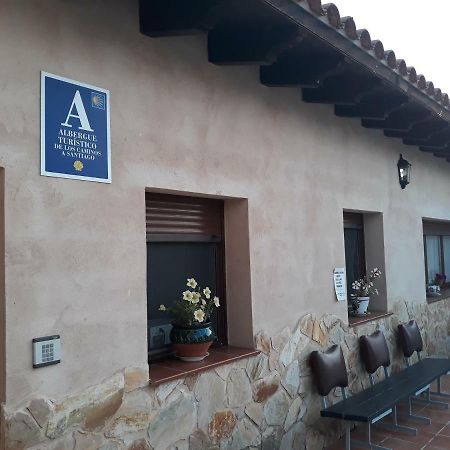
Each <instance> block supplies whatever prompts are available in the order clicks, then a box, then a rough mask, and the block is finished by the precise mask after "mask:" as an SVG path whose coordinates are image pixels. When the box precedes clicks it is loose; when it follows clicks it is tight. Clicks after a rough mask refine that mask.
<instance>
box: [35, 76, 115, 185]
mask: <svg viewBox="0 0 450 450" xmlns="http://www.w3.org/2000/svg"><path fill="white" fill-rule="evenodd" d="M109 114H110V113H109V91H108V90H106V89H101V88H98V87H95V86H91V85H88V84H84V83H79V82H77V81H74V80H70V79H67V78H63V77H59V76H57V75H52V74H49V73H46V72H42V74H41V175H46V176H52V177H62V178H74V179H79V180H88V181H98V182H102V183H110V182H111V146H110V126H109Z"/></svg>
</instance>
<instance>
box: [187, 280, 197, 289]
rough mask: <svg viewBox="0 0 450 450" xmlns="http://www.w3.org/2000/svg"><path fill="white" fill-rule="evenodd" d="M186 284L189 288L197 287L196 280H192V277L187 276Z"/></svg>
mask: <svg viewBox="0 0 450 450" xmlns="http://www.w3.org/2000/svg"><path fill="white" fill-rule="evenodd" d="M187 285H188V286H189V287H190V288H192V289H195V288H196V287H197V282H196V281H195V280H194V278H188V280H187Z"/></svg>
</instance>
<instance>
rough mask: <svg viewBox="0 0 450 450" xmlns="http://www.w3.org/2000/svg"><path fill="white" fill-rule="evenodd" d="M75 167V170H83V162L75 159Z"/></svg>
mask: <svg viewBox="0 0 450 450" xmlns="http://www.w3.org/2000/svg"><path fill="white" fill-rule="evenodd" d="M73 167H74V168H75V170H76V171H77V172H81V171H82V170H83V167H84V166H83V163H82V162H81V161H75V162H74V163H73Z"/></svg>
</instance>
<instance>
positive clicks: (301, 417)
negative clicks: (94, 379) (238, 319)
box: [6, 300, 450, 450]
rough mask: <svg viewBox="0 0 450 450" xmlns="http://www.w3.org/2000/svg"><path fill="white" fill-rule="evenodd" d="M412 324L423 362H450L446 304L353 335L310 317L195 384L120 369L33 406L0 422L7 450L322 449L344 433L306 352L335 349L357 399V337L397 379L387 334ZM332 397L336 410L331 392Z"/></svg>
mask: <svg viewBox="0 0 450 450" xmlns="http://www.w3.org/2000/svg"><path fill="white" fill-rule="evenodd" d="M410 318H415V319H416V320H417V322H418V323H419V325H420V327H421V329H422V330H423V337H424V342H425V346H426V348H425V352H424V353H426V354H428V355H441V356H449V355H450V345H449V334H450V308H449V304H448V300H444V301H441V302H438V303H434V304H431V305H425V304H421V305H413V304H408V303H404V302H399V303H397V304H396V306H395V308H394V314H393V315H392V316H390V317H387V318H384V319H381V320H379V321H376V322H372V323H369V324H364V325H360V326H358V327H353V328H349V327H348V326H346V325H345V324H343V323H342V322H341V321H340V320H339V319H338V318H336V317H334V316H330V315H326V316H323V317H321V318H317V317H315V316H313V315H311V314H310V315H307V316H305V317H303V318H301V319H300V321H299V323H298V325H297V327H296V328H295V329H294V330H290V329H289V328H285V329H284V330H283V331H281V333H279V334H277V335H276V336H271V337H270V336H267V335H266V334H265V333H260V334H258V335H257V336H256V345H257V347H258V349H260V350H261V354H260V355H259V356H256V357H253V358H250V359H247V360H241V361H238V362H235V363H232V364H229V365H225V366H222V367H219V368H217V369H215V370H211V371H209V372H206V373H202V374H200V375H196V376H192V377H188V378H185V379H182V380H179V381H174V382H171V383H167V384H164V385H161V386H159V387H157V388H152V387H149V386H148V383H147V378H148V375H147V371H146V370H145V369H143V368H127V369H125V370H124V371H123V372H121V373H117V374H115V375H114V376H113V377H111V378H109V379H108V380H106V381H105V382H104V383H102V384H101V385H98V386H95V387H92V388H90V389H88V390H86V391H85V392H82V393H80V394H79V395H77V396H74V397H70V398H67V399H65V400H63V401H61V402H55V401H52V400H51V399H46V398H36V399H34V400H32V401H31V402H30V403H29V404H28V405H26V406H24V408H23V409H21V410H20V411H16V412H13V413H10V414H7V417H6V428H7V433H6V438H7V449H8V450H17V449H33V450H38V449H42V450H44V449H45V450H74V449H75V450H96V449H101V450H119V449H129V450H149V449H154V450H166V449H170V450H187V449H190V450H205V449H236V450H238V449H244V448H246V449H247V448H249V449H265V450H274V449H283V450H287V449H303V448H305V447H306V449H307V450H315V449H321V448H323V447H324V446H325V445H326V444H328V443H330V442H331V441H332V440H333V439H336V437H337V436H338V435H339V434H341V431H342V428H341V427H342V424H341V423H339V422H337V421H333V420H329V419H321V418H320V417H319V410H320V401H319V397H318V395H317V394H316V393H315V389H314V388H313V385H312V380H311V375H310V370H309V367H308V364H307V360H308V356H309V354H310V352H311V351H312V350H316V349H318V350H321V349H325V348H327V347H328V346H329V345H331V344H340V345H341V346H342V348H343V351H344V355H345V359H346V362H347V367H348V370H349V381H350V386H349V389H350V391H351V392H357V391H360V390H361V389H362V388H363V387H364V386H367V385H368V379H367V375H366V374H365V373H364V370H363V367H362V366H361V362H360V358H359V350H358V337H359V336H360V335H363V334H368V333H371V332H373V331H374V330H375V329H382V330H383V331H384V332H385V335H386V338H387V340H388V343H389V347H390V351H391V356H392V360H393V364H392V369H393V370H394V371H397V370H399V369H400V368H401V367H402V365H403V360H402V358H401V355H400V353H399V350H398V346H397V345H396V337H395V336H396V334H395V331H396V329H397V324H398V323H399V322H403V321H407V320H409V319H410ZM378 375H379V374H378ZM330 396H333V397H336V398H334V399H332V400H334V401H336V400H338V397H339V393H338V391H336V392H335V393H332V394H330Z"/></svg>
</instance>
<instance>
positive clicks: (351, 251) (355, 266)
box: [344, 228, 366, 300]
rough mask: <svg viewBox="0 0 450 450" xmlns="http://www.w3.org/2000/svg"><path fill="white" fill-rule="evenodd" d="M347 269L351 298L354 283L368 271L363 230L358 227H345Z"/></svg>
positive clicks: (348, 289) (348, 291)
mask: <svg viewBox="0 0 450 450" xmlns="http://www.w3.org/2000/svg"><path fill="white" fill-rule="evenodd" d="M344 243H345V270H346V273H347V293H348V299H349V300H350V294H351V293H352V283H353V282H354V281H355V280H358V279H359V278H361V277H363V276H364V275H365V272H366V270H365V269H366V268H365V256H364V234H363V230H358V229H356V228H345V229H344Z"/></svg>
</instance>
